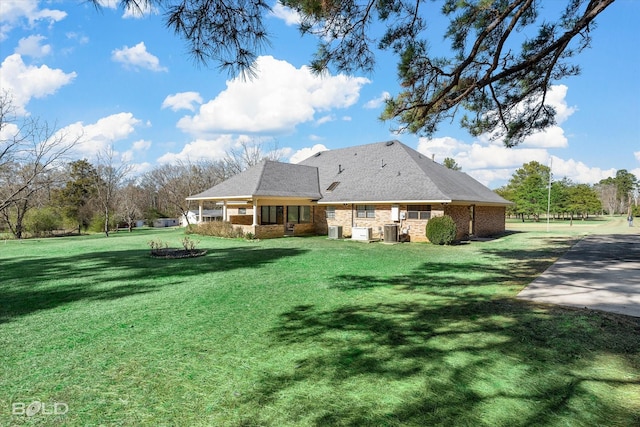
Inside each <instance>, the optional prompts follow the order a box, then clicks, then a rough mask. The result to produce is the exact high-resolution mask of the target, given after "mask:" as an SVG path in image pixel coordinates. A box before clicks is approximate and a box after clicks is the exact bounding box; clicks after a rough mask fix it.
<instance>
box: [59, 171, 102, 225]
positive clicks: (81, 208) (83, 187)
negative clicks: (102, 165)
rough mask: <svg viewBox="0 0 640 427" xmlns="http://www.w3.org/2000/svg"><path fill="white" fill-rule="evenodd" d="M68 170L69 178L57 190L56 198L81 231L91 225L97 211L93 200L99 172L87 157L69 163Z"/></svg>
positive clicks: (66, 214)
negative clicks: (92, 203)
mask: <svg viewBox="0 0 640 427" xmlns="http://www.w3.org/2000/svg"><path fill="white" fill-rule="evenodd" d="M67 170H68V172H67V173H68V180H67V181H66V183H65V185H64V187H63V188H61V189H60V190H59V191H58V192H57V195H56V199H57V201H58V204H59V205H60V206H61V207H62V209H63V212H64V214H65V216H66V217H68V218H71V219H73V220H74V221H75V222H76V224H77V225H78V233H80V232H81V230H82V229H86V228H87V227H88V226H89V223H90V221H91V217H92V216H93V214H94V213H95V212H94V208H95V207H94V206H91V201H92V200H94V199H95V198H96V192H97V184H98V172H97V170H96V168H95V167H94V166H93V165H92V164H91V163H89V161H87V160H86V159H82V160H76V161H74V162H71V163H69V164H68V166H67Z"/></svg>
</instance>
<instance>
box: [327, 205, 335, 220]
mask: <svg viewBox="0 0 640 427" xmlns="http://www.w3.org/2000/svg"><path fill="white" fill-rule="evenodd" d="M327 219H336V207H335V206H327Z"/></svg>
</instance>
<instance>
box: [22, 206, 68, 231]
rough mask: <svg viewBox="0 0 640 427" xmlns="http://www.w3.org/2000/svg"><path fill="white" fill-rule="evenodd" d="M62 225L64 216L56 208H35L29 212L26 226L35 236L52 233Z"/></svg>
mask: <svg viewBox="0 0 640 427" xmlns="http://www.w3.org/2000/svg"><path fill="white" fill-rule="evenodd" d="M61 226H62V216H61V215H60V213H59V212H58V211H57V210H56V209H54V208H49V207H47V208H41V209H34V210H31V211H29V212H28V213H27V217H26V218H25V228H26V229H27V231H29V232H30V233H32V234H33V235H34V236H42V235H47V234H51V232H52V231H53V230H57V229H59V228H60V227H61Z"/></svg>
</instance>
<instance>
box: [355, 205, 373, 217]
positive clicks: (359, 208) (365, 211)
mask: <svg viewBox="0 0 640 427" xmlns="http://www.w3.org/2000/svg"><path fill="white" fill-rule="evenodd" d="M356 217H357V218H375V217H376V207H375V206H373V205H356Z"/></svg>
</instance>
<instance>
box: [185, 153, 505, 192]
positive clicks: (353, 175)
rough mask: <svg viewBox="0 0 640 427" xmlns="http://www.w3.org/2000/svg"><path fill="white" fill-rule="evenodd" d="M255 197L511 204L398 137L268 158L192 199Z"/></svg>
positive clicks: (467, 176)
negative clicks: (301, 156)
mask: <svg viewBox="0 0 640 427" xmlns="http://www.w3.org/2000/svg"><path fill="white" fill-rule="evenodd" d="M255 196H262V197H295V198H306V199H311V200H319V202H320V203H358V202H360V203H364V202H387V203H389V202H425V203H429V202H449V203H451V202H464V203H474V204H496V205H508V204H510V202H509V201H507V200H505V199H503V198H502V197H500V196H499V195H497V194H496V193H494V192H493V191H491V190H490V189H488V188H487V187H485V186H484V185H482V184H481V183H479V182H478V181H476V180H475V179H473V178H472V177H470V176H469V175H467V174H466V173H463V172H458V171H454V170H451V169H448V168H446V167H445V166H443V165H441V164H439V163H436V162H434V161H433V160H431V159H430V158H428V157H427V156H424V155H423V154H420V153H419V152H417V151H416V150H414V149H412V148H410V147H408V146H406V145H404V144H402V143H401V142H399V141H388V142H378V143H374V144H366V145H359V146H355V147H348V148H342V149H337V150H330V151H323V152H321V153H319V154H316V155H314V156H311V157H309V158H307V159H305V160H303V161H302V162H300V163H298V164H291V163H280V162H274V161H263V162H261V163H259V164H258V165H256V166H253V167H251V168H249V169H247V170H246V171H244V172H242V173H240V174H238V175H235V176H233V177H231V178H229V179H228V180H226V181H224V182H222V183H220V184H218V185H216V186H215V187H212V188H210V189H208V190H206V191H204V192H202V193H200V194H196V195H193V196H190V197H189V199H223V198H242V197H247V198H251V197H255Z"/></svg>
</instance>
